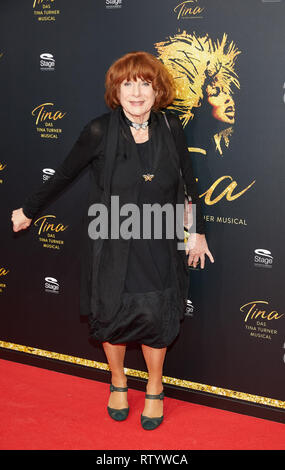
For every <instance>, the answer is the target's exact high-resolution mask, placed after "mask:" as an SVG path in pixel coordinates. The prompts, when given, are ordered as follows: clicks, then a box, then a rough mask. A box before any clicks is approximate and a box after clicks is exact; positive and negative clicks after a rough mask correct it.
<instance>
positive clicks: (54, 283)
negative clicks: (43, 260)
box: [45, 276, 59, 294]
mask: <svg viewBox="0 0 285 470" xmlns="http://www.w3.org/2000/svg"><path fill="white" fill-rule="evenodd" d="M45 291H46V292H50V293H52V294H58V293H59V283H58V280H57V279H55V278H54V277H50V276H49V277H45Z"/></svg>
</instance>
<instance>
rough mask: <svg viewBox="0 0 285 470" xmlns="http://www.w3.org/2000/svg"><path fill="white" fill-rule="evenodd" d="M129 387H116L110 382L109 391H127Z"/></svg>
mask: <svg viewBox="0 0 285 470" xmlns="http://www.w3.org/2000/svg"><path fill="white" fill-rule="evenodd" d="M128 388H129V387H116V386H115V385H113V384H110V391H111V392H127V390H128Z"/></svg>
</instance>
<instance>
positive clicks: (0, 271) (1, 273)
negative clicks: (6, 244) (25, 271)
mask: <svg viewBox="0 0 285 470" xmlns="http://www.w3.org/2000/svg"><path fill="white" fill-rule="evenodd" d="M8 272H9V269H6V268H4V267H0V294H2V292H3V291H4V289H6V287H7V284H6V283H5V282H3V279H4V277H5V276H7V274H8Z"/></svg>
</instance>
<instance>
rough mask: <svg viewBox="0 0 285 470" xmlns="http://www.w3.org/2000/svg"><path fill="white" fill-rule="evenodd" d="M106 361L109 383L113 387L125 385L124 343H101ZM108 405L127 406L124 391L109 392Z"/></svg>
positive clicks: (114, 406)
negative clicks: (109, 376) (109, 377)
mask: <svg viewBox="0 0 285 470" xmlns="http://www.w3.org/2000/svg"><path fill="white" fill-rule="evenodd" d="M102 345H103V348H104V352H105V354H106V357H107V361H108V364H109V367H110V370H111V383H112V384H113V385H115V387H126V386H127V377H126V375H125V373H124V359H125V352H126V344H111V343H108V342H107V341H105V342H103V343H102ZM108 406H110V407H111V408H118V409H120V408H127V407H128V399H127V393H126V392H111V393H110V397H109V402H108Z"/></svg>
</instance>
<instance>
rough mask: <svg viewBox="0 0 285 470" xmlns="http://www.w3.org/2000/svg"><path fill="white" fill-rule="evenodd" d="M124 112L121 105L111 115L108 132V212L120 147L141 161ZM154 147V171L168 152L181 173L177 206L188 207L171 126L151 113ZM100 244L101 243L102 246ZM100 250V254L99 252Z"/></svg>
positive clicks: (105, 201) (104, 196)
mask: <svg viewBox="0 0 285 470" xmlns="http://www.w3.org/2000/svg"><path fill="white" fill-rule="evenodd" d="M122 113H123V109H122V107H121V106H118V107H117V108H116V109H115V110H113V111H111V113H110V121H109V126H108V130H107V139H106V146H105V167H104V192H103V194H102V199H101V202H102V203H103V204H105V205H106V207H107V209H108V213H109V214H110V210H111V191H110V189H111V179H112V171H113V168H114V165H115V158H116V154H117V151H118V147H119V146H120V145H123V146H124V149H125V152H126V153H127V155H128V157H131V158H138V153H137V148H136V142H135V140H134V137H133V135H132V133H131V130H130V127H129V125H128V124H127V123H126V121H125V120H124V118H123V115H122ZM150 136H151V139H150V141H149V142H150V147H151V156H152V158H153V161H152V169H153V172H154V174H155V170H156V168H157V166H158V165H159V163H160V162H161V159H162V158H163V157H164V156H165V155H164V152H165V151H168V152H170V154H171V158H172V162H173V165H174V169H176V171H177V172H178V173H179V187H178V192H177V203H180V204H184V182H183V179H182V177H181V175H180V161H179V155H178V153H177V150H176V145H175V142H174V139H173V136H172V133H171V132H170V130H169V129H168V127H167V124H166V122H165V118H164V116H163V113H162V112H155V111H153V110H152V111H151V114H150ZM150 136H149V137H150ZM140 174H141V172H140ZM103 241H104V240H103V239H98V240H97V243H96V252H97V254H98V253H99V252H100V251H101V249H102V245H103ZM98 242H99V243H98ZM97 250H98V251H97Z"/></svg>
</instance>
